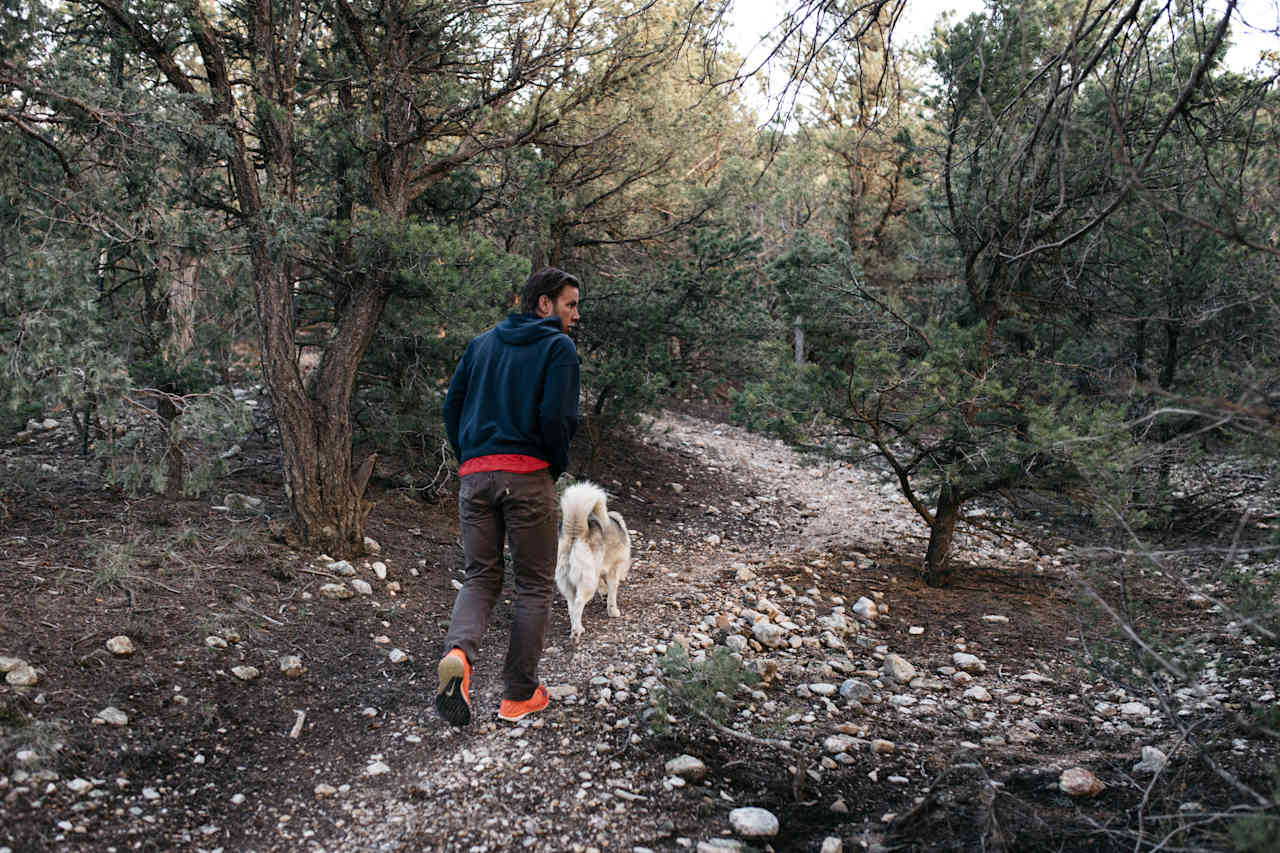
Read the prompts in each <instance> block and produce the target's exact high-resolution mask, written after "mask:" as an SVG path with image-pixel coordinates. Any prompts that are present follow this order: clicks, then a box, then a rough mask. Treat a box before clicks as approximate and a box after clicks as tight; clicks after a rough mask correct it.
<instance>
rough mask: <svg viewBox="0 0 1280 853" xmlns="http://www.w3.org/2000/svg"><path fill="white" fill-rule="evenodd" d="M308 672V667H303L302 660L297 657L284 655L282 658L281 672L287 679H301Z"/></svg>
mask: <svg viewBox="0 0 1280 853" xmlns="http://www.w3.org/2000/svg"><path fill="white" fill-rule="evenodd" d="M306 671H307V670H306V667H304V666H303V665H302V658H300V657H298V656H297V655H283V656H282V657H281V658H280V672H282V673H283V674H284V676H285V678H301V677H302V674H303V673H304V672H306Z"/></svg>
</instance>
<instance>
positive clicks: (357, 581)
mask: <svg viewBox="0 0 1280 853" xmlns="http://www.w3.org/2000/svg"><path fill="white" fill-rule="evenodd" d="M348 583H350V584H351V588H352V589H354V590H355V591H356V592H358V593H360V594H361V595H373V586H372V585H370V583H369V582H368V581H367V580H365V579H364V578H352V579H351V580H350V581H348Z"/></svg>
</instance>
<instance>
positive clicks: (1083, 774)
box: [1058, 767, 1107, 797]
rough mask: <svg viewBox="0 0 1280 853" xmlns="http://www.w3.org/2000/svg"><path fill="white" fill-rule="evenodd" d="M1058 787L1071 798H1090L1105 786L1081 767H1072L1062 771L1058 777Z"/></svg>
mask: <svg viewBox="0 0 1280 853" xmlns="http://www.w3.org/2000/svg"><path fill="white" fill-rule="evenodd" d="M1058 787H1059V788H1060V789H1062V792H1063V793H1064V794H1066V795H1068V796H1071V797H1092V796H1093V795H1094V794H1097V793H1100V792H1101V791H1102V789H1103V788H1105V787H1107V786H1106V785H1104V784H1102V780H1101V779H1099V778H1098V777H1097V776H1094V775H1093V774H1092V773H1091V772H1089V771H1088V770H1086V769H1084V768H1083V767H1072V768H1069V769H1067V770H1063V771H1062V775H1061V776H1059V777H1058Z"/></svg>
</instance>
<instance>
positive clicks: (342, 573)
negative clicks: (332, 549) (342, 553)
mask: <svg viewBox="0 0 1280 853" xmlns="http://www.w3.org/2000/svg"><path fill="white" fill-rule="evenodd" d="M325 568H327V569H328V570H329V571H331V572H333V573H334V574H335V575H337V576H338V577H340V578H352V577H355V575H356V567H355V566H353V565H351V564H350V563H349V562H347V561H346V560H335V561H333V562H332V563H329V564H328V565H327V566H325Z"/></svg>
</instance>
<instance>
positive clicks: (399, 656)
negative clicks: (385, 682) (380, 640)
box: [387, 649, 409, 663]
mask: <svg viewBox="0 0 1280 853" xmlns="http://www.w3.org/2000/svg"><path fill="white" fill-rule="evenodd" d="M408 659H409V656H408V655H407V654H405V653H404V652H403V651H401V650H400V649H392V650H391V652H390V653H389V654H388V655H387V660H389V661H391V662H392V663H404V662H405V661H407V660H408Z"/></svg>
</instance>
